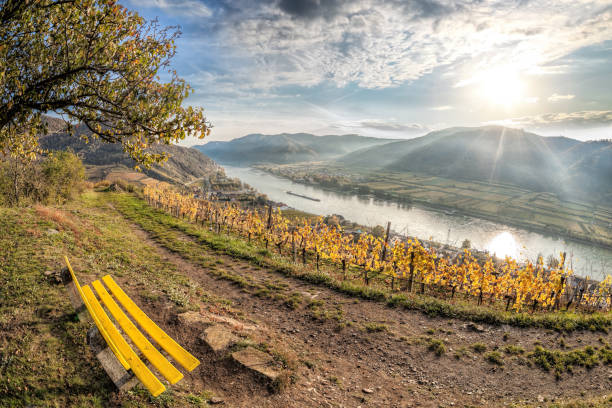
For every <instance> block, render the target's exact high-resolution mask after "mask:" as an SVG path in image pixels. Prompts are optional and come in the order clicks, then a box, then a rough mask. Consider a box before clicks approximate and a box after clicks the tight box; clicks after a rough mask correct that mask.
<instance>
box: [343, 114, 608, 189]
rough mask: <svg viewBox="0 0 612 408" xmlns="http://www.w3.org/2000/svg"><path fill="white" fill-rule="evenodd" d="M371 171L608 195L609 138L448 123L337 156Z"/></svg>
mask: <svg viewBox="0 0 612 408" xmlns="http://www.w3.org/2000/svg"><path fill="white" fill-rule="evenodd" d="M338 161H340V162H341V163H343V164H345V165H348V166H359V167H360V168H363V167H364V166H367V167H369V168H370V169H372V170H373V171H381V170H387V171H400V172H416V173H422V174H431V175H435V176H442V177H447V178H451V179H471V180H482V181H493V182H502V183H510V184H514V185H518V186H520V187H524V188H527V189H529V190H535V191H550V192H555V193H561V194H566V195H585V194H588V195H590V196H591V197H589V198H596V199H597V200H599V201H601V200H612V143H611V142H609V141H592V142H580V141H578V140H574V139H569V138H566V137H543V136H539V135H537V134H534V133H529V132H525V131H523V130H520V129H510V128H505V127H500V126H486V127H478V128H450V129H445V130H441V131H436V132H431V133H429V134H427V135H425V136H422V137H418V138H415V139H410V140H402V141H395V142H392V143H388V144H384V145H381V146H374V147H370V148H365V149H361V150H359V151H356V152H352V153H349V154H348V155H345V156H343V157H341V158H340V159H338Z"/></svg>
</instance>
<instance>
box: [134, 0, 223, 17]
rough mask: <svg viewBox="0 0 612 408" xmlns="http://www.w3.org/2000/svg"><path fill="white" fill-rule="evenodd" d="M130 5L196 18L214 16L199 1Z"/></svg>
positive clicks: (153, 0) (147, 1)
mask: <svg viewBox="0 0 612 408" xmlns="http://www.w3.org/2000/svg"><path fill="white" fill-rule="evenodd" d="M130 3H132V4H134V5H137V6H140V7H149V8H158V9H161V10H163V11H164V12H165V13H171V14H174V15H184V16H190V17H196V18H202V17H204V18H206V17H211V16H212V14H213V13H212V11H211V9H210V8H208V7H207V6H206V5H205V4H204V3H203V2H201V1H198V0H137V1H135V0H131V1H130Z"/></svg>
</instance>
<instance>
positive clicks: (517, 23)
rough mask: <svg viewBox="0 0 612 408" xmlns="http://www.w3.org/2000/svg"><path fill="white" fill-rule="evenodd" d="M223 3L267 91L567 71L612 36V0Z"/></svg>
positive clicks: (239, 45) (224, 19)
mask: <svg viewBox="0 0 612 408" xmlns="http://www.w3.org/2000/svg"><path fill="white" fill-rule="evenodd" d="M148 1H153V0H148ZM158 1H162V0H158ZM166 1H169V0H166ZM222 4H223V8H224V9H226V10H232V12H231V13H230V12H228V13H221V14H219V16H217V15H215V18H214V20H215V21H214V24H215V25H216V26H217V27H218V29H219V36H220V37H219V40H220V41H221V42H222V43H223V44H224V46H226V47H228V49H231V50H232V51H233V52H237V53H239V54H240V55H241V56H242V57H243V58H244V64H243V65H242V66H241V67H240V69H243V70H247V69H248V70H250V71H251V72H252V73H253V75H252V76H250V78H252V80H251V82H252V85H253V86H256V87H262V88H270V87H273V86H284V85H297V86H307V87H308V86H313V85H317V84H321V83H329V84H330V85H334V86H338V87H342V86H345V85H347V84H351V83H353V84H356V85H358V86H359V87H361V88H387V87H394V86H397V85H400V84H403V83H406V82H410V81H413V80H416V79H418V78H420V77H422V76H423V75H426V74H428V73H430V72H432V71H434V70H435V69H438V68H442V69H444V67H448V66H453V67H454V68H457V69H458V68H464V69H468V68H469V70H471V71H472V73H473V72H477V71H478V70H482V69H485V68H487V67H495V66H500V65H504V64H506V63H507V61H513V64H515V65H517V69H520V70H524V71H525V72H529V73H539V74H542V73H557V72H560V70H561V69H565V67H557V66H555V65H551V64H552V63H553V62H554V61H555V60H558V59H559V58H561V57H563V56H566V55H568V54H569V53H571V52H573V51H575V50H577V49H580V48H581V47H585V46H588V45H592V44H597V43H600V42H602V41H604V40H606V39H609V38H612V24H610V19H611V18H612V9H611V8H609V7H608V8H606V5H609V1H607V0H600V1H599V0H593V1H591V2H590V7H585V6H584V4H583V3H582V2H575V1H573V0H571V1H570V0H540V1H536V0H533V1H530V2H525V1H524V0H514V1H513V0H493V1H487V2H483V1H477V0H455V1H452V2H442V1H435V0H417V1H411V2H405V1H400V0H388V1H383V0H360V1H348V0H280V1H279V2H272V1H260V2H248V1H245V0H225V1H224V2H223V3H222ZM212 23H213V22H212V21H211V24H212ZM202 26H203V27H205V26H206V23H202ZM202 41H203V43H204V42H205V41H210V39H203V40H202ZM262 73H265V74H262Z"/></svg>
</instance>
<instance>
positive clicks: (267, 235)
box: [144, 186, 612, 312]
mask: <svg viewBox="0 0 612 408" xmlns="http://www.w3.org/2000/svg"><path fill="white" fill-rule="evenodd" d="M144 195H145V198H146V199H147V201H148V203H149V205H151V206H153V207H155V208H158V209H162V210H164V211H167V212H169V213H171V214H173V215H174V216H176V217H183V218H188V219H189V220H191V221H193V222H196V223H202V224H203V225H204V224H208V225H209V227H210V228H211V229H214V230H215V231H216V232H217V233H221V232H227V233H234V234H238V235H240V236H242V237H244V238H245V239H247V240H248V241H249V242H252V241H258V242H260V243H262V244H263V245H265V247H266V249H268V248H270V247H272V248H274V249H275V250H276V251H277V252H278V253H279V254H280V255H285V256H288V257H292V259H293V261H294V262H302V263H303V264H307V263H308V262H312V263H314V267H315V268H316V269H317V271H318V270H319V269H320V267H321V265H322V264H326V265H332V266H333V269H334V270H335V272H336V273H337V274H338V277H339V279H341V280H345V281H360V282H363V284H364V285H367V286H369V285H384V286H387V287H388V288H389V289H390V290H391V291H405V292H408V293H410V292H417V293H420V294H428V295H431V296H437V297H444V298H448V299H451V300H452V299H455V298H456V297H458V296H460V295H463V297H465V298H466V299H469V300H470V301H473V302H476V303H477V304H478V305H481V304H484V303H489V304H492V305H493V304H495V305H500V307H505V309H506V310H513V311H516V312H520V311H531V312H535V311H537V310H547V311H553V310H561V309H565V310H567V309H570V308H575V309H581V310H583V311H595V310H601V311H608V310H610V309H611V306H612V276H611V275H608V276H607V277H606V278H605V279H604V280H603V281H601V282H595V281H591V280H589V279H582V278H575V277H573V276H572V270H570V269H568V268H567V267H566V263H565V254H560V260H559V262H558V263H557V264H556V265H552V266H550V265H549V266H545V265H544V261H543V258H542V257H540V258H539V259H538V260H537V262H536V263H535V264H534V263H533V262H531V261H526V262H523V263H520V262H518V261H517V260H515V259H512V258H510V257H506V258H505V259H503V260H497V259H493V258H491V257H488V258H487V259H485V260H478V259H476V257H475V256H473V255H472V253H471V252H470V250H468V249H465V250H463V252H462V253H461V254H459V255H457V256H453V257H448V256H441V255H440V254H437V253H436V249H435V248H433V247H428V246H426V245H424V244H423V243H421V242H420V241H419V240H417V239H407V240H406V241H403V240H395V242H392V243H390V242H389V230H388V229H387V234H386V236H385V237H384V238H380V237H375V236H373V235H371V234H369V233H362V234H360V235H359V236H354V235H353V234H348V233H345V232H343V231H342V229H341V228H339V227H337V226H330V225H327V224H326V223H324V222H323V221H322V219H318V220H317V221H316V222H314V223H312V222H308V221H305V220H302V221H300V222H296V221H293V222H292V221H291V220H290V219H288V218H287V217H284V216H283V214H282V213H281V211H280V210H276V211H274V210H272V208H271V207H268V208H260V209H247V208H242V207H240V206H239V205H237V204H234V203H221V202H217V201H211V200H206V199H200V198H195V197H194V196H192V195H186V194H181V193H179V192H176V191H174V190H171V189H167V188H159V187H156V186H149V187H146V188H145V190H144Z"/></svg>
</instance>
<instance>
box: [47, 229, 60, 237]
mask: <svg viewBox="0 0 612 408" xmlns="http://www.w3.org/2000/svg"><path fill="white" fill-rule="evenodd" d="M55 234H59V231H58V230H56V229H55V228H49V229H48V230H47V235H55Z"/></svg>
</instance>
